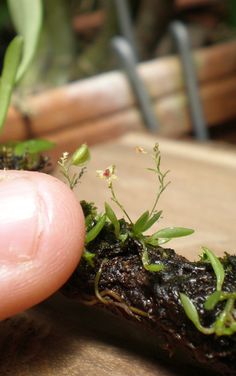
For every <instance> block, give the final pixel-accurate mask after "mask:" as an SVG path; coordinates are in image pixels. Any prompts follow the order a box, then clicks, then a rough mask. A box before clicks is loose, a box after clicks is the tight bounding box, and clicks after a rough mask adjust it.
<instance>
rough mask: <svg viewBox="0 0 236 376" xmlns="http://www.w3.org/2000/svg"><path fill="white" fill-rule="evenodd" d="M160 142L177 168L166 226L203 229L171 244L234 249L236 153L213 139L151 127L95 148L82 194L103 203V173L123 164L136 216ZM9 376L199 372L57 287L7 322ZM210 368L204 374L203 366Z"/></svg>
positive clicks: (0, 365)
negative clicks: (156, 133) (159, 135)
mask: <svg viewBox="0 0 236 376" xmlns="http://www.w3.org/2000/svg"><path fill="white" fill-rule="evenodd" d="M155 141H159V143H160V149H161V151H162V160H163V167H164V168H168V169H170V170H171V172H170V174H169V177H170V179H171V185H170V186H169V187H168V189H167V191H166V192H165V193H164V194H163V196H162V198H161V200H160V203H159V208H160V209H163V212H164V214H163V219H161V221H160V224H159V226H160V227H166V226H186V227H191V228H194V229H195V234H194V235H192V236H190V237H186V238H183V239H179V240H176V241H173V242H172V243H170V245H171V246H172V247H173V248H175V249H176V251H177V252H179V253H182V254H184V255H185V256H187V257H189V258H196V257H197V255H198V254H199V253H200V251H201V246H202V245H207V246H208V247H210V248H212V249H214V250H215V251H216V252H218V253H219V254H222V253H223V252H224V251H228V252H233V251H234V249H235V248H236V247H235V236H236V235H235V228H234V227H235V223H236V200H235V197H236V195H235V192H236V175H235V174H236V152H235V151H227V150H220V149H219V150H218V149H217V148H216V147H214V146H212V145H209V144H207V145H201V146H200V145H196V144H190V143H184V142H176V141H167V140H157V139H156V138H155V137H152V136H147V135H143V134H140V135H139V134H129V135H126V136H125V137H123V138H121V139H119V140H117V141H114V142H111V143H109V144H108V143H107V144H103V145H99V146H96V147H94V148H93V149H92V155H93V159H92V161H91V163H90V167H89V172H88V173H87V176H86V177H84V181H83V184H82V185H80V186H79V189H78V192H77V194H78V196H79V198H81V199H82V198H85V199H88V200H93V201H95V202H96V203H97V204H98V206H99V207H100V208H102V203H103V202H104V200H108V199H109V192H107V190H106V188H105V182H104V181H100V180H99V179H98V178H97V177H96V174H95V170H96V169H103V168H105V167H107V166H108V165H110V164H112V163H115V164H116V166H117V174H118V180H117V181H116V182H115V184H116V187H117V195H119V197H120V200H121V202H122V203H123V204H124V205H125V207H126V209H127V211H128V212H129V214H130V216H131V217H132V218H136V217H137V216H138V215H139V214H140V213H141V212H142V211H144V210H146V209H148V208H150V206H151V204H152V202H153V199H154V197H155V189H156V180H155V177H154V176H152V174H151V173H150V172H148V171H146V170H145V167H149V166H150V158H149V156H148V155H140V154H137V153H136V152H135V146H136V145H142V146H143V147H144V148H145V149H147V150H151V148H152V146H153V144H154V142H155ZM0 338H1V341H2V342H1V343H2V346H1V352H0V374H1V376H8V375H9V376H10V375H11V376H12V375H15V376H39V375H40V376H54V375H55V376H56V375H57V376H64V375H68V376H94V375H96V376H105V375H107V376H108V375H112V376H121V375H126V376H151V375H152V376H180V375H181V376H182V375H189V373H190V372H191V375H196V376H197V375H198V374H199V371H195V370H192V369H190V368H189V367H185V368H178V367H177V366H174V367H172V368H170V366H168V365H167V363H166V362H163V361H161V360H158V359H157V352H156V350H155V349H154V348H153V346H152V344H150V341H149V338H147V336H146V335H145V334H144V333H142V332H140V331H137V330H135V329H134V328H133V327H131V328H129V326H127V324H124V323H122V322H121V321H119V320H117V319H116V318H114V317H112V316H104V314H103V312H99V311H95V310H94V309H89V308H85V307H80V306H79V305H78V303H77V302H75V301H69V300H67V299H66V298H64V297H62V296H61V295H60V294H56V295H55V296H54V297H52V298H50V299H48V300H47V301H46V302H44V303H43V304H40V305H38V306H37V307H35V308H34V309H32V310H29V311H28V312H26V313H23V314H21V315H18V316H16V317H15V318H13V319H10V320H8V321H5V322H3V323H1V325H0ZM202 374H203V373H202Z"/></svg>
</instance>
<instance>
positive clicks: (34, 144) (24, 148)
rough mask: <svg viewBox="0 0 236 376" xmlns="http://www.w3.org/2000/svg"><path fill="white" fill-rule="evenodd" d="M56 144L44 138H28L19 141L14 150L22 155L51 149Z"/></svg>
mask: <svg viewBox="0 0 236 376" xmlns="http://www.w3.org/2000/svg"><path fill="white" fill-rule="evenodd" d="M54 146H55V144H54V143H53V142H51V141H47V140H42V139H35V140H27V141H24V142H19V143H18V144H17V145H16V146H15V149H14V152H15V154H16V155H18V156H22V155H24V154H25V153H29V154H38V153H42V152H43V151H46V150H49V149H51V148H53V147H54Z"/></svg>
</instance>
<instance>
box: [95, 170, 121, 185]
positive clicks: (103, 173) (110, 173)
mask: <svg viewBox="0 0 236 376" xmlns="http://www.w3.org/2000/svg"><path fill="white" fill-rule="evenodd" d="M115 168H116V167H115V165H111V166H109V167H107V168H105V170H97V171H96V173H97V176H98V177H99V178H100V179H105V180H106V181H107V182H108V186H110V185H111V183H112V180H115V179H117V176H116V175H115Z"/></svg>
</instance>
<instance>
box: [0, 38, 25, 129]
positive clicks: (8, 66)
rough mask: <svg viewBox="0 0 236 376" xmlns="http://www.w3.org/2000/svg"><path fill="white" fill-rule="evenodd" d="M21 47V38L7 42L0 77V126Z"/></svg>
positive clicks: (13, 82) (14, 77)
mask: <svg viewBox="0 0 236 376" xmlns="http://www.w3.org/2000/svg"><path fill="white" fill-rule="evenodd" d="M22 48H23V38H22V37H20V36H17V37H15V38H14V39H13V40H12V42H11V43H10V44H9V46H8V48H7V51H6V54H5V58H4V62H3V70H2V75H1V78H0V128H2V127H3V124H4V121H5V118H6V115H7V110H8V106H9V103H10V99H11V94H12V90H13V87H14V84H15V80H16V74H17V68H18V65H19V62H20V59H21V54H22Z"/></svg>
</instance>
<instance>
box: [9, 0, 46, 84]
mask: <svg viewBox="0 0 236 376" xmlns="http://www.w3.org/2000/svg"><path fill="white" fill-rule="evenodd" d="M7 3H8V7H9V10H10V14H11V18H12V21H13V24H14V26H15V28H16V31H17V33H18V34H20V35H21V36H22V37H23V40H24V47H23V56H22V60H21V63H20V65H19V68H18V70H17V76H16V82H18V81H19V80H20V79H21V78H22V76H23V75H24V73H25V72H26V70H27V68H28V66H29V64H30V62H31V60H32V59H33V56H34V53H35V50H36V47H37V42H38V38H39V33H40V29H41V24H42V13H43V12H42V1H41V0H7Z"/></svg>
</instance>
